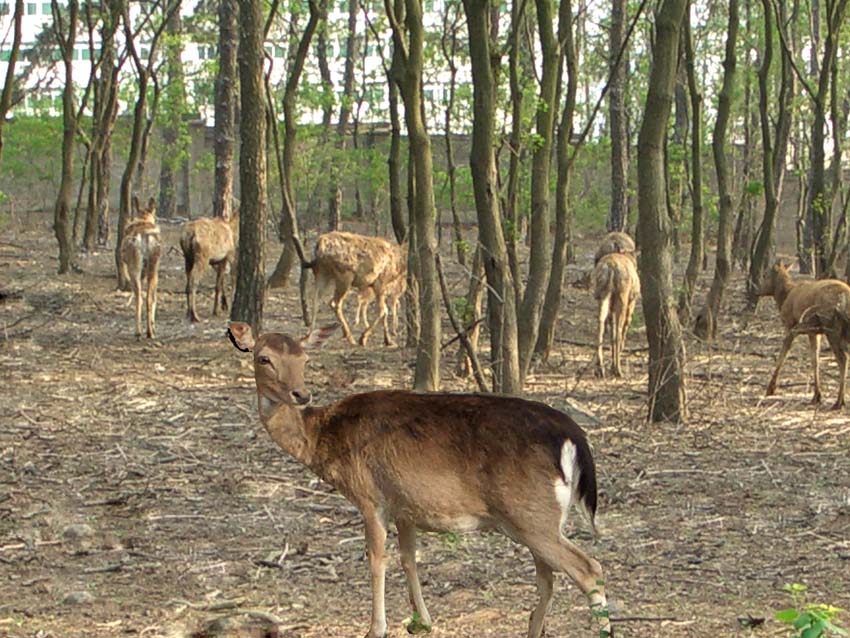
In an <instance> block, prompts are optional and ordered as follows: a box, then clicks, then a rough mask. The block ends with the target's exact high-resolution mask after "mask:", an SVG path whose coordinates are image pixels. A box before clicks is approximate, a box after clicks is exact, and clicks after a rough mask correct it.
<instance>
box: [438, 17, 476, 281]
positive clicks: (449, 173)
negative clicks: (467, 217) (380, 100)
mask: <svg viewBox="0 0 850 638" xmlns="http://www.w3.org/2000/svg"><path fill="white" fill-rule="evenodd" d="M450 11H455V17H454V20H453V21H452V22H451V23H449V12H450ZM459 17H460V7H459V6H458V5H446V7H445V14H444V16H443V35H442V37H441V38H440V48H441V49H442V51H443V57H444V58H445V59H446V64H447V65H448V67H449V99H448V101H447V102H446V108H445V112H444V113H445V119H444V122H445V131H444V134H445V141H446V178H447V180H448V184H449V208H450V210H451V214H452V229H453V231H454V245H455V246H454V248H455V251H456V252H457V260H458V263H459V264H460V265H461V266H463V267H465V266H466V253H467V251H468V250H469V247H468V245H467V243H466V242H465V241H464V239H463V233H462V230H461V223H460V216H459V215H458V210H457V166H456V164H455V157H454V145H453V144H452V114H453V112H454V108H455V90H456V88H457V70H458V69H457V64H456V63H455V57H456V54H457V44H458V42H457V30H458V28H457V23H458V20H459Z"/></svg>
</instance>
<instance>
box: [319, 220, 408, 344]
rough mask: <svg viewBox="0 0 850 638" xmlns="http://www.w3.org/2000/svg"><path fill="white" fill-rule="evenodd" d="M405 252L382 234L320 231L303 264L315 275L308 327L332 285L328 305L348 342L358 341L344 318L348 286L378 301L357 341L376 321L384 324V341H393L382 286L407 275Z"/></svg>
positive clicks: (364, 341)
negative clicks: (375, 311)
mask: <svg viewBox="0 0 850 638" xmlns="http://www.w3.org/2000/svg"><path fill="white" fill-rule="evenodd" d="M406 253H407V251H406V247H405V246H399V245H398V244H393V243H392V242H390V241H388V240H386V239H384V238H382V237H370V236H367V235H357V234H355V233H347V232H343V231H333V232H330V233H325V234H323V235H320V236H319V239H318V240H317V242H316V250H315V253H314V258H313V260H312V261H310V262H307V263H305V264H304V267H305V268H309V269H311V270H312V271H313V275H314V277H315V286H314V288H313V295H312V300H311V306H312V309H311V313H310V314H311V317H312V319H311V324H310V330H311V331H312V330H313V329H315V326H316V315H317V309H318V302H319V299H323V298H325V297H326V296H327V291H328V289H330V288H331V286H333V297H332V298H331V301H330V306H331V308H332V309H333V311H334V313H335V314H336V317H337V319H338V320H339V323H340V325H341V326H342V333H343V336H344V337H345V338H346V339H347V340H348V341H349V343H351V344H352V345H354V344H355V343H358V342H355V340H354V336H353V335H352V333H351V328H349V327H348V322H347V321H346V320H345V315H344V314H343V311H342V310H343V304H344V303H345V298H346V297H347V296H348V293H349V292H350V291H351V290H352V289H354V290H356V291H357V292H358V293H361V292H362V293H366V291H367V290H369V291H371V293H372V294H374V296H375V299H376V301H377V302H378V316H377V317H376V318H375V320H374V321H373V322H372V323H367V324H366V328H365V330H364V331H363V334H361V335H360V340H359V343H360V345H362V346H365V345H366V344H367V342H368V340H369V336H370V335H371V334H372V332H373V330H374V329H375V327H376V326H377V325H378V322H379V321H380V322H382V324H383V327H384V344H386V345H393V339H392V337H391V336H390V331H389V326H388V315H389V310H388V308H387V303H386V296H387V295H386V291H385V288H386V287H387V286H390V284H391V283H392V282H394V281H396V280H397V279H398V278H399V277H401V278H402V279H404V278H405V277H406V276H407V254H406ZM399 285H400V284H399ZM405 285H406V284H405ZM390 287H391V288H392V287H393V286H390ZM402 292H403V291H402ZM366 294H368V293H366Z"/></svg>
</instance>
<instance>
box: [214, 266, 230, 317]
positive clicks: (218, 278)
mask: <svg viewBox="0 0 850 638" xmlns="http://www.w3.org/2000/svg"><path fill="white" fill-rule="evenodd" d="M214 268H215V296H214V297H213V316H215V317H217V316H218V314H219V309H221V310H227V299H225V293H224V276H225V274H227V273H226V272H225V271H226V270H227V260H225V261H220V262H218V263H217V264H215V266H214Z"/></svg>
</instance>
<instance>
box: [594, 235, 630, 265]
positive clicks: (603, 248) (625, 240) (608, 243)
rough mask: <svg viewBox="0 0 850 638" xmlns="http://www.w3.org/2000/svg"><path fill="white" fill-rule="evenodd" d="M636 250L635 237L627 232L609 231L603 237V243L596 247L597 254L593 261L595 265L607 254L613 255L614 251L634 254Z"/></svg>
mask: <svg viewBox="0 0 850 638" xmlns="http://www.w3.org/2000/svg"><path fill="white" fill-rule="evenodd" d="M634 252H635V241H634V239H632V238H631V237H629V236H628V235H627V234H626V233H621V232H620V231H614V232H611V233H608V234H607V235H605V237H603V238H602V243H601V244H599V248H597V249H596V254H595V255H594V257H593V263H594V265H595V264H598V263H599V260H600V259H602V258H603V257H604V256H605V255H611V254H614V253H623V254H629V253H630V254H634Z"/></svg>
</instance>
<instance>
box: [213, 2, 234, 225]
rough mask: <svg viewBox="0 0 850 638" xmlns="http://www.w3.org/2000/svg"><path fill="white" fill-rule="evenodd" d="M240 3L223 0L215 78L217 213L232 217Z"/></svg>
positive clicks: (214, 200) (219, 21)
mask: <svg viewBox="0 0 850 638" xmlns="http://www.w3.org/2000/svg"><path fill="white" fill-rule="evenodd" d="M238 18H239V3H238V2H236V0H219V5H218V71H217V73H216V78H215V131H214V134H213V135H214V138H215V142H214V152H215V184H214V187H213V216H215V217H221V218H223V219H229V218H230V216H231V215H232V214H233V210H232V209H233V173H234V167H233V158H234V155H235V149H236V101H237V99H238V92H239V87H238V86H237V83H238V69H237V57H238V49H239V39H238V36H237V28H238Z"/></svg>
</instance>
